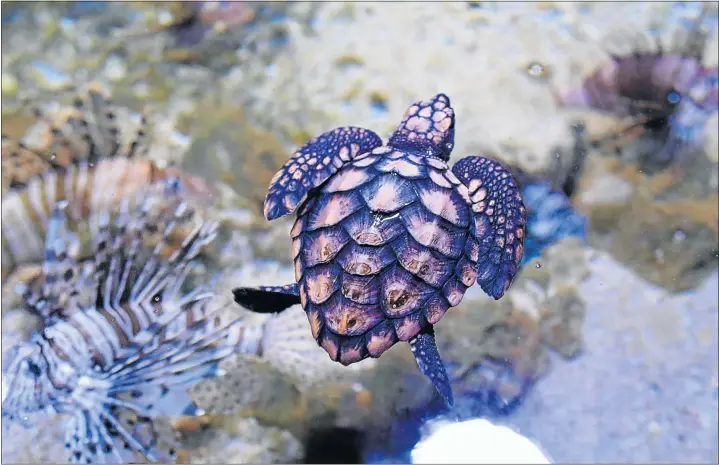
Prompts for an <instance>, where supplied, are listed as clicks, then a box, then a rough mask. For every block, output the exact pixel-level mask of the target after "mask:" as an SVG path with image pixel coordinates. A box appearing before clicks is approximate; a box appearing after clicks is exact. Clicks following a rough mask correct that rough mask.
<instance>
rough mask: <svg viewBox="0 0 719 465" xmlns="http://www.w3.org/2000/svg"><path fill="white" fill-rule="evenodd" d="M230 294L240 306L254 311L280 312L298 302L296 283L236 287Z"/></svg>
mask: <svg viewBox="0 0 719 465" xmlns="http://www.w3.org/2000/svg"><path fill="white" fill-rule="evenodd" d="M232 294H234V296H235V302H237V303H238V304H239V305H240V306H241V307H244V308H246V309H247V310H249V311H251V312H255V313H280V312H282V311H284V310H287V309H288V308H290V307H292V306H293V305H297V304H299V303H300V291H299V286H297V284H287V285H285V286H259V287H238V288H236V289H233V290H232Z"/></svg>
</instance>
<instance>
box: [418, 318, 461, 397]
mask: <svg viewBox="0 0 719 465" xmlns="http://www.w3.org/2000/svg"><path fill="white" fill-rule="evenodd" d="M409 346H410V349H411V350H412V355H414V358H415V360H417V366H418V367H419V371H421V372H422V374H423V375H424V376H426V377H427V378H429V380H430V381H431V382H432V385H433V386H434V388H435V389H436V390H437V392H439V394H440V395H441V396H442V398H443V399H444V400H445V402H447V405H449V406H450V407H451V406H452V405H453V404H454V397H453V395H452V385H451V384H450V381H449V376H448V375H447V370H446V369H445V368H444V362H442V358H441V357H440V356H439V350H438V349H437V343H436V342H435V339H434V328H432V327H431V326H428V327H426V328H425V329H423V330H422V331H421V332H420V333H419V334H418V335H416V336H415V337H413V338H412V339H410V340H409Z"/></svg>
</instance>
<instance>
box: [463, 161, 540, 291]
mask: <svg viewBox="0 0 719 465" xmlns="http://www.w3.org/2000/svg"><path fill="white" fill-rule="evenodd" d="M452 172H453V173H454V174H455V176H457V177H458V178H459V179H460V180H461V181H462V182H463V183H464V184H465V186H467V188H468V190H469V197H470V201H471V203H472V211H473V212H474V217H473V221H472V222H471V223H470V232H471V234H472V235H473V236H474V238H475V239H476V240H477V243H478V244H479V258H478V260H477V283H479V286H480V287H481V288H482V290H483V291H484V292H486V293H487V294H488V295H490V296H491V297H494V298H495V299H499V298H500V297H502V296H503V295H504V293H505V292H506V290H507V289H508V288H509V286H510V284H511V283H512V281H513V280H514V276H515V275H516V274H517V271H518V270H519V264H520V263H521V262H522V256H523V254H524V238H525V235H526V224H527V211H526V208H525V207H524V202H523V200H522V194H521V192H520V190H519V187H518V185H517V182H516V181H515V180H514V177H513V176H512V174H511V173H510V171H509V170H508V169H507V168H505V167H504V166H503V165H502V164H501V163H499V162H497V161H495V160H492V159H489V158H485V157H481V156H470V157H465V158H463V159H461V160H459V161H458V162H457V163H455V165H454V166H453V167H452Z"/></svg>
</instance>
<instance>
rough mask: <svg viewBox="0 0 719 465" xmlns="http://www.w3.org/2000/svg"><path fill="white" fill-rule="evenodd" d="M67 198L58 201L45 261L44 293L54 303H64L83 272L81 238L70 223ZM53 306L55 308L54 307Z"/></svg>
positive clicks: (48, 231)
mask: <svg viewBox="0 0 719 465" xmlns="http://www.w3.org/2000/svg"><path fill="white" fill-rule="evenodd" d="M66 208H67V202H66V201H61V202H58V203H57V204H56V205H55V207H54V209H53V211H52V215H51V217H50V220H49V222H48V228H47V238H46V240H45V254H44V255H45V256H44V260H43V264H42V276H43V286H42V296H43V297H44V298H45V299H46V301H47V303H48V305H50V306H51V307H57V306H62V305H63V304H66V303H67V302H68V299H69V298H70V297H71V295H72V294H73V293H74V290H75V283H76V278H77V277H78V275H79V269H80V266H79V262H78V255H79V253H80V239H79V238H78V236H77V234H75V233H74V232H72V231H70V230H69V229H68V225H67V215H66ZM52 310H53V309H52V308H51V309H50V311H52Z"/></svg>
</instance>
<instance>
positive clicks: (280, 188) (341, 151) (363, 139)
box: [265, 126, 382, 221]
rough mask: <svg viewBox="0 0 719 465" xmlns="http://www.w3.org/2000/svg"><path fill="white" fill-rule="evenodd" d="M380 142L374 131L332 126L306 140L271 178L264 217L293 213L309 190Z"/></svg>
mask: <svg viewBox="0 0 719 465" xmlns="http://www.w3.org/2000/svg"><path fill="white" fill-rule="evenodd" d="M381 145H382V139H381V138H380V137H379V136H378V135H377V134H375V133H374V132H372V131H370V130H368V129H363V128H358V127H353V126H348V127H342V128H337V129H334V130H332V131H329V132H326V133H324V134H322V135H321V136H319V137H316V138H314V139H312V140H311V141H309V142H307V143H306V144H305V145H303V146H302V147H301V148H300V149H299V150H297V152H295V153H294V154H293V155H292V157H290V159H289V161H288V162H287V163H285V165H284V166H283V167H282V168H280V170H279V171H278V172H277V174H275V176H274V177H273V178H272V181H270V187H269V192H268V193H267V198H266V199H265V218H267V220H268V221H271V220H274V219H275V218H279V217H281V216H284V215H287V214H289V213H292V212H293V211H294V210H295V209H296V208H297V207H298V206H299V205H300V204H302V202H304V200H305V199H306V198H307V195H308V194H309V192H310V190H312V189H314V188H316V187H319V186H321V185H322V184H323V183H324V182H325V181H327V179H329V177H330V176H332V175H333V174H335V173H336V172H337V170H338V169H340V168H341V167H342V166H343V165H345V164H346V163H347V162H349V161H351V160H352V159H353V158H354V157H356V156H357V155H359V154H360V153H365V152H369V151H371V150H374V149H376V148H377V147H380V146H381Z"/></svg>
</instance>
